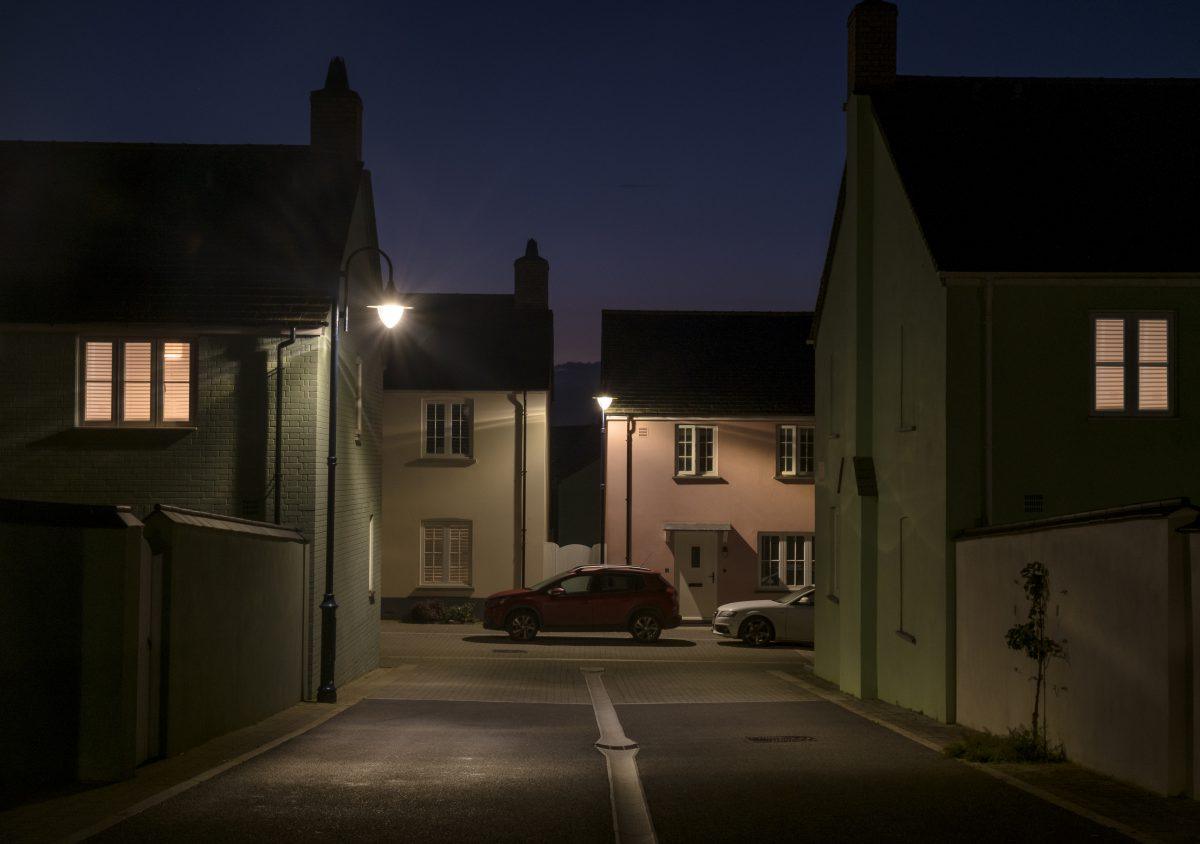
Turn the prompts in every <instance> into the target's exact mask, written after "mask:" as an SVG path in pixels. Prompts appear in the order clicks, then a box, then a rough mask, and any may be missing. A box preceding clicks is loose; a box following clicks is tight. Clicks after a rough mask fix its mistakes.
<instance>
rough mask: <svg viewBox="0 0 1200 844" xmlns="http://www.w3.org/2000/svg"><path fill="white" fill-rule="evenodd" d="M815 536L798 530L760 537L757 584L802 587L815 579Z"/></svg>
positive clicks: (764, 534) (765, 534) (792, 587)
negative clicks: (796, 531) (813, 567)
mask: <svg viewBox="0 0 1200 844" xmlns="http://www.w3.org/2000/svg"><path fill="white" fill-rule="evenodd" d="M812 566H813V537H812V536H810V535H808V534H799V533H762V534H759V536H758V572H759V574H758V585H759V586H765V587H787V588H789V589H799V588H800V587H802V586H811V585H812V582H813V569H812Z"/></svg>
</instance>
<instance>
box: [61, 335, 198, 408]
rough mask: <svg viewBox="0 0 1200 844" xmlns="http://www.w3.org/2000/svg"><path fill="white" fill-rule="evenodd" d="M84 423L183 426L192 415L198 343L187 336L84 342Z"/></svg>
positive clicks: (82, 351) (81, 389)
mask: <svg viewBox="0 0 1200 844" xmlns="http://www.w3.org/2000/svg"><path fill="white" fill-rule="evenodd" d="M80 345H81V347H82V348H81V357H82V358H83V363H82V366H81V370H82V381H83V383H82V384H81V385H80V420H81V422H82V423H83V424H84V425H103V426H122V425H129V426H138V427H145V426H155V425H180V424H186V423H188V422H191V421H192V418H193V404H194V400H193V395H194V389H193V388H194V383H193V377H192V373H193V363H194V353H193V351H194V347H193V344H192V342H191V341H188V340H165V339H140V338H139V339H123V338H114V339H94V340H92V339H86V340H84V341H82V343H81V344H80Z"/></svg>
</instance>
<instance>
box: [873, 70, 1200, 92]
mask: <svg viewBox="0 0 1200 844" xmlns="http://www.w3.org/2000/svg"><path fill="white" fill-rule="evenodd" d="M896 81H898V82H903V81H921V82H932V81H937V82H943V81H944V82H1054V83H1063V84H1068V85H1071V84H1086V83H1102V84H1118V85H1119V84H1134V85H1137V84H1143V83H1145V84H1161V83H1194V84H1196V85H1200V77H1196V76H942V75H936V74H919V73H915V74H898V75H897V76H896ZM878 93H882V94H886V93H888V91H887V89H884V90H882V91H879V92H878Z"/></svg>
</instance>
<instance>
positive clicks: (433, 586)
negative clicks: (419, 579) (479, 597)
mask: <svg viewBox="0 0 1200 844" xmlns="http://www.w3.org/2000/svg"><path fill="white" fill-rule="evenodd" d="M426 590H429V591H436V592H474V591H475V587H474V586H472V585H470V584H469V583H422V584H421V585H420V586H418V587H417V591H418V592H423V591H426Z"/></svg>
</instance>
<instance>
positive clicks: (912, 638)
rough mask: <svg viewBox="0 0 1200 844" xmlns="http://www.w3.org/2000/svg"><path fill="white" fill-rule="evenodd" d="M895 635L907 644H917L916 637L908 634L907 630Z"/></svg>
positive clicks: (899, 631) (898, 631)
mask: <svg viewBox="0 0 1200 844" xmlns="http://www.w3.org/2000/svg"><path fill="white" fill-rule="evenodd" d="M896 635H897V636H899V637H900V638H901V639H903V640H904V641H906V642H908V643H909V644H912V645H915V644H916V643H917V637H916V636H914V635H913V634H911V633H909V632H908V631H907V630H897V631H896Z"/></svg>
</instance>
